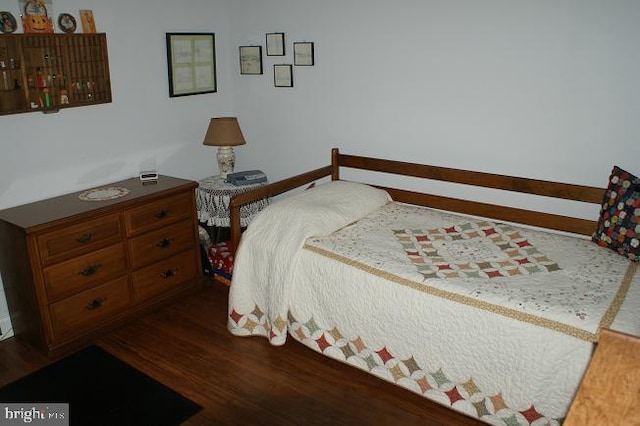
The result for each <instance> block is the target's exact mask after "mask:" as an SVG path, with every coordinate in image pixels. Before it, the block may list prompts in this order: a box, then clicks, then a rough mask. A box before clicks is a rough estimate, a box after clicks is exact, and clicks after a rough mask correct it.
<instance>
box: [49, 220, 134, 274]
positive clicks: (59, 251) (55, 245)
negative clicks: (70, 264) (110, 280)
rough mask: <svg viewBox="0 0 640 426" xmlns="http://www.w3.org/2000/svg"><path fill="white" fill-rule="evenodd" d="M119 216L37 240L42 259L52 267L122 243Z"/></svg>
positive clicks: (69, 228)
mask: <svg viewBox="0 0 640 426" xmlns="http://www.w3.org/2000/svg"><path fill="white" fill-rule="evenodd" d="M122 237H123V235H122V225H121V221H120V215H119V214H112V215H109V216H103V217H100V218H98V219H93V220H87V221H84V222H82V223H81V224H78V225H72V226H68V227H66V228H63V229H60V230H57V231H52V232H47V233H46V234H42V235H39V236H38V237H37V245H38V250H39V251H40V260H41V261H42V263H43V264H51V263H53V262H59V261H61V260H64V259H69V258H71V257H73V256H78V255H81V254H84V253H89V252H91V251H94V250H96V249H99V248H101V247H105V246H108V245H111V244H115V243H117V242H118V241H121V240H122Z"/></svg>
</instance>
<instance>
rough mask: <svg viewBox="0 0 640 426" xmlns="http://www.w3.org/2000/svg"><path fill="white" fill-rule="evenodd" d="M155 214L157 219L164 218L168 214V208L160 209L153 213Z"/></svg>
mask: <svg viewBox="0 0 640 426" xmlns="http://www.w3.org/2000/svg"><path fill="white" fill-rule="evenodd" d="M155 216H156V217H157V218H158V219H162V218H164V217H167V216H169V210H167V209H162V210H160V211H159V212H158V213H156V214H155Z"/></svg>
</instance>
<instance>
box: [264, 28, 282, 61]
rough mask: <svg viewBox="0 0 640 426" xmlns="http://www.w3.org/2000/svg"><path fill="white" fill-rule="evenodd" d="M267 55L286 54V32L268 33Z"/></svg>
mask: <svg viewBox="0 0 640 426" xmlns="http://www.w3.org/2000/svg"><path fill="white" fill-rule="evenodd" d="M267 56H284V33H267Z"/></svg>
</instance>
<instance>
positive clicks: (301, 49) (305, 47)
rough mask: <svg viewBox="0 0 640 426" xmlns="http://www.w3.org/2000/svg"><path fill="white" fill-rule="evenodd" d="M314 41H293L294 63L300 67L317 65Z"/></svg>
mask: <svg viewBox="0 0 640 426" xmlns="http://www.w3.org/2000/svg"><path fill="white" fill-rule="evenodd" d="M314 56H315V55H314V52H313V42H311V41H297V42H294V43H293V64H294V65H295V66H298V67H312V66H313V65H315V58H314Z"/></svg>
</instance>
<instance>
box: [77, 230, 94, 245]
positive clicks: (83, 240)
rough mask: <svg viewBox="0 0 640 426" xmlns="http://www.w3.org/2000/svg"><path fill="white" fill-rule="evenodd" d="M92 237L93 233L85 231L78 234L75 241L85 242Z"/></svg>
mask: <svg viewBox="0 0 640 426" xmlns="http://www.w3.org/2000/svg"><path fill="white" fill-rule="evenodd" d="M92 238H93V234H92V233H91V232H87V233H86V234H84V235H81V236H79V237H78V238H77V239H76V241H77V242H79V243H80V244H86V243H88V242H89V241H91V239H92Z"/></svg>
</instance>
